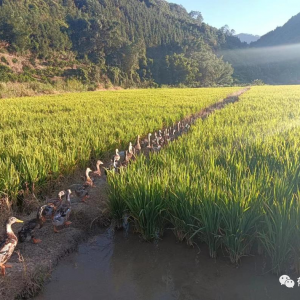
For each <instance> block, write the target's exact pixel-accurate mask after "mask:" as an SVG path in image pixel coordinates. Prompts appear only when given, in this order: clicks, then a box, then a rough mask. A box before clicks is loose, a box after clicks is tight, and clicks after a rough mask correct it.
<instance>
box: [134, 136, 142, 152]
mask: <svg viewBox="0 0 300 300" xmlns="http://www.w3.org/2000/svg"><path fill="white" fill-rule="evenodd" d="M134 148H135V150H136V151H138V152H139V151H141V150H142V147H141V144H140V136H139V135H138V136H137V140H136V145H135V146H134Z"/></svg>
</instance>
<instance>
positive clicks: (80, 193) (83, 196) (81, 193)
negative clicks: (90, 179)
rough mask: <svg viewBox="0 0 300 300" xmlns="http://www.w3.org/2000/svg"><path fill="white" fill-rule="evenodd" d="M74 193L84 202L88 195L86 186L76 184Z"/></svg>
mask: <svg viewBox="0 0 300 300" xmlns="http://www.w3.org/2000/svg"><path fill="white" fill-rule="evenodd" d="M75 194H76V196H77V197H78V198H80V199H81V201H82V202H84V203H86V199H87V198H89V197H90V196H89V193H88V191H87V190H86V188H85V187H84V186H83V185H81V186H78V187H77V188H76V189H75Z"/></svg>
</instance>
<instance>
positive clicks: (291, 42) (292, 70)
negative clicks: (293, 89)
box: [221, 14, 300, 84]
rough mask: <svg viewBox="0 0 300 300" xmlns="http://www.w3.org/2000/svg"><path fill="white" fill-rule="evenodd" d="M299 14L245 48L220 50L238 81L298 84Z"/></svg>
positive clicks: (299, 64) (299, 69)
mask: <svg viewBox="0 0 300 300" xmlns="http://www.w3.org/2000/svg"><path fill="white" fill-rule="evenodd" d="M299 28H300V14H298V15H296V16H294V17H292V18H291V19H290V20H289V21H288V22H287V23H286V24H284V25H283V26H282V27H277V28H276V29H275V30H273V31H270V32H269V33H267V34H265V35H264V36H262V37H261V38H260V39H259V40H257V41H256V42H252V43H251V44H250V45H249V47H248V48H247V49H242V50H239V49H235V50H232V51H221V54H222V55H224V58H225V60H226V61H228V62H229V63H230V64H232V66H233V68H234V74H233V76H234V78H235V80H236V81H237V82H241V83H248V82H252V81H253V80H256V79H260V80H263V81H264V82H265V83H268V84H300V45H299V42H300V31H299Z"/></svg>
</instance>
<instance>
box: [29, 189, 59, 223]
mask: <svg viewBox="0 0 300 300" xmlns="http://www.w3.org/2000/svg"><path fill="white" fill-rule="evenodd" d="M64 195H65V191H60V192H59V193H58V194H57V198H52V199H47V200H46V203H47V204H45V205H42V206H41V207H40V208H39V209H38V214H37V219H38V221H39V224H40V228H42V227H43V226H44V223H45V222H46V221H47V220H50V219H53V217H54V214H55V211H56V209H57V208H58V207H59V206H60V205H61V203H62V197H63V196H64ZM31 221H33V220H31Z"/></svg>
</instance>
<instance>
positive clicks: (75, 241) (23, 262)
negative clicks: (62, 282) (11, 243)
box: [0, 87, 250, 300]
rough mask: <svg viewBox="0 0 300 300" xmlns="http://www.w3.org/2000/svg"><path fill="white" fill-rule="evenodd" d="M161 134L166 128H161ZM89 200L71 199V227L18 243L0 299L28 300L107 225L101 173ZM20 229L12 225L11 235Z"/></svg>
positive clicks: (234, 97) (68, 181)
mask: <svg viewBox="0 0 300 300" xmlns="http://www.w3.org/2000/svg"><path fill="white" fill-rule="evenodd" d="M249 89H250V88H249V87H246V88H243V89H241V90H239V91H238V92H236V93H234V94H231V95H229V96H228V97H227V98H225V99H222V100H220V101H219V102H217V103H215V104H213V105H211V106H209V107H207V108H205V109H203V110H201V111H199V112H197V113H195V114H192V115H190V116H187V117H185V118H184V119H183V120H181V121H180V122H181V123H182V124H190V123H192V121H194V120H196V119H199V118H201V119H203V120H204V119H205V118H207V117H208V116H209V115H210V114H213V113H214V112H215V111H216V110H221V109H222V108H224V107H225V106H226V105H228V104H232V103H235V102H237V101H238V100H239V97H240V96H241V95H242V94H243V93H245V92H246V91H248V90H249ZM161 130H162V131H164V130H165V128H162V129H161ZM186 133H187V132H186V131H183V132H182V133H179V134H176V135H175V137H174V140H176V139H177V138H179V137H180V136H181V135H182V134H186ZM148 152H149V149H147V147H145V148H142V150H141V153H144V154H147V153H148ZM109 164H110V161H109V160H107V161H104V166H106V167H108V165H109ZM82 174H83V173H82V170H78V171H77V172H76V173H75V174H72V176H70V177H69V178H65V179H64V180H63V181H61V183H60V184H59V185H58V186H57V187H56V190H55V191H53V194H57V192H58V191H59V190H62V189H67V188H69V187H70V186H71V185H72V184H73V183H76V182H77V183H80V182H82V180H81V178H80V177H81V176H80V175H82ZM89 194H90V198H89V199H88V202H87V204H85V203H82V202H80V199H77V198H76V196H75V197H73V198H72V215H71V221H72V225H71V226H70V227H69V228H65V229H63V230H62V231H61V232H60V233H58V234H55V233H54V232H53V227H52V226H51V225H50V224H46V225H45V226H44V227H43V228H42V229H40V230H37V232H36V237H37V238H39V239H41V240H42V242H41V243H40V244H37V245H35V244H33V243H19V244H18V246H17V248H16V251H15V253H14V254H13V256H12V257H11V259H10V261H9V263H10V264H11V265H12V268H11V269H8V270H7V275H6V276H5V277H0V299H2V300H12V299H16V298H17V299H27V298H31V297H33V296H34V295H36V293H37V292H38V291H39V290H40V289H41V288H42V287H43V285H44V283H45V282H46V281H47V280H48V279H49V278H50V275H51V273H52V271H53V269H54V268H55V266H56V265H57V263H58V262H59V261H60V260H61V259H62V258H63V257H64V256H65V255H67V254H69V253H71V252H74V251H76V249H77V247H78V245H79V244H80V243H81V242H83V241H85V240H87V239H88V238H89V237H91V236H95V235H97V233H99V231H100V230H101V229H100V228H103V227H107V226H108V225H109V219H108V209H107V201H108V196H107V183H106V177H105V175H104V174H103V175H102V176H101V177H100V178H99V179H97V180H96V182H95V187H93V188H90V190H89ZM35 215H36V213H35V212H32V213H31V214H29V215H19V216H18V217H19V218H21V219H22V220H24V221H27V220H30V219H32V218H34V217H35ZM19 229H20V227H19V226H17V225H16V226H14V227H13V230H14V232H17V231H18V230H19Z"/></svg>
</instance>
